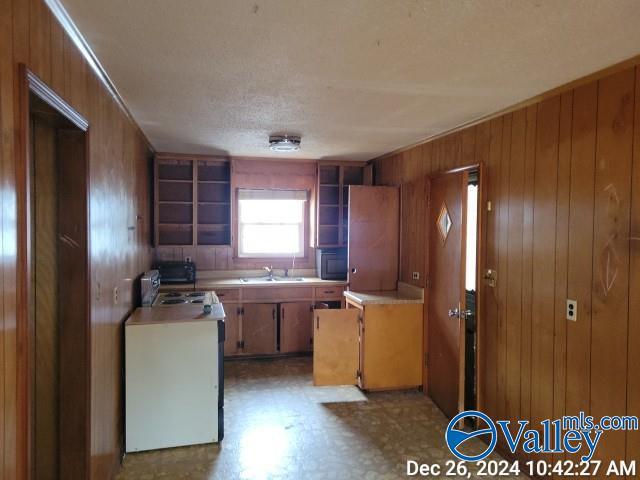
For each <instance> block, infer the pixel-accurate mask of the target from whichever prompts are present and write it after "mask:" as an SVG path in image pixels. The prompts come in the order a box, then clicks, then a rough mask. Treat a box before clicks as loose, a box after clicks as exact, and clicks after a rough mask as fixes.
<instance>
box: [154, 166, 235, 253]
mask: <svg viewBox="0 0 640 480" xmlns="http://www.w3.org/2000/svg"><path fill="white" fill-rule="evenodd" d="M230 172H231V169H230V164H229V161H227V160H223V159H214V158H203V157H199V156H187V155H172V154H159V155H158V156H157V157H156V162H155V179H156V183H155V191H156V197H155V198H156V202H155V203H156V205H155V214H156V216H155V218H156V222H155V223H156V230H155V243H156V245H157V246H196V245H229V244H230V243H231V173H230Z"/></svg>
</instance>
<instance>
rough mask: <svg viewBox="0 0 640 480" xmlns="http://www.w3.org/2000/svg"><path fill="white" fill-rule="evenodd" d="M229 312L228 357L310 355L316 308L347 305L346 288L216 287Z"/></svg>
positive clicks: (225, 347)
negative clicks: (345, 298) (345, 299)
mask: <svg viewBox="0 0 640 480" xmlns="http://www.w3.org/2000/svg"><path fill="white" fill-rule="evenodd" d="M215 291H216V294H217V295H218V298H219V299H220V301H221V302H222V305H223V307H224V310H225V313H226V320H225V335H226V338H225V343H224V354H225V356H227V357H237V356H254V355H255V356H257V355H279V354H283V355H286V354H292V353H302V354H304V353H309V352H311V351H312V350H313V344H314V339H313V333H314V330H313V311H314V310H313V307H314V305H316V306H318V308H320V307H319V305H322V306H324V308H326V306H328V305H331V306H335V305H336V304H337V305H338V306H339V305H340V304H341V303H342V304H344V296H343V291H344V285H335V284H329V285H325V286H321V287H310V286H301V287H284V286H273V287H272V286H269V287H268V288H265V287H246V288H242V289H240V288H216V289H215Z"/></svg>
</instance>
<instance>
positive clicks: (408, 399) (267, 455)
mask: <svg viewBox="0 0 640 480" xmlns="http://www.w3.org/2000/svg"><path fill="white" fill-rule="evenodd" d="M225 369H226V373H225V381H226V384H225V417H226V418H225V438H224V440H223V442H222V444H221V445H201V446H192V447H184V448H173V449H166V450H157V451H152V452H142V453H136V454H129V455H127V456H126V457H125V459H124V462H123V468H122V470H121V472H120V474H119V475H118V477H117V478H118V480H133V479H136V480H146V479H181V478H188V479H224V480H226V479H229V480H235V479H270V480H271V479H274V480H275V479H295V480H297V479H301V480H302V479H305V480H306V479H314V480H315V479H327V480H339V479H371V480H373V479H396V478H405V479H406V478H410V477H407V476H406V462H407V460H416V461H418V462H421V463H434V462H437V463H440V464H444V462H445V461H446V460H447V459H450V458H452V455H451V454H450V453H449V451H448V450H447V447H446V445H445V442H444V430H445V428H446V426H447V423H448V422H447V420H446V419H445V417H444V415H443V414H442V413H441V412H440V411H439V410H438V408H437V407H436V406H435V405H434V404H433V403H432V402H431V401H430V400H429V399H427V398H426V397H425V396H424V395H423V394H422V393H421V392H418V391H406V392H382V393H368V394H364V393H362V392H361V391H360V390H358V389H357V388H356V387H314V386H313V384H312V379H311V358H309V357H299V358H286V359H270V360H234V361H228V362H226V364H225ZM474 441H476V442H479V441H478V440H474ZM477 448H480V449H484V445H483V444H480V443H478V445H477ZM495 458H499V457H495ZM413 478H415V477H413ZM447 478H454V477H447ZM483 478H487V477H483ZM503 478H504V477H503Z"/></svg>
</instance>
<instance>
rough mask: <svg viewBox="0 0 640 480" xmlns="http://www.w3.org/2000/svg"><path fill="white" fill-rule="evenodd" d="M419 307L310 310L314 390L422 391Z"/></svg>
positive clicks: (392, 306)
mask: <svg viewBox="0 0 640 480" xmlns="http://www.w3.org/2000/svg"><path fill="white" fill-rule="evenodd" d="M422 335H423V333H422V304H385V305H381V304H374V305H364V306H362V307H360V308H347V309H340V310H315V312H314V344H315V345H314V350H313V379H314V385H359V386H360V388H362V389H364V390H387V389H401V388H414V387H419V386H420V385H422Z"/></svg>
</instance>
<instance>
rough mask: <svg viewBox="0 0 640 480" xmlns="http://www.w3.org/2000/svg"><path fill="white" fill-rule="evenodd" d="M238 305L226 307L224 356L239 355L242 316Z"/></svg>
mask: <svg viewBox="0 0 640 480" xmlns="http://www.w3.org/2000/svg"><path fill="white" fill-rule="evenodd" d="M238 309H239V307H238V306H237V305H227V306H225V307H224V313H225V314H226V318H225V319H224V354H225V355H234V354H236V353H238V342H239V341H240V314H239V313H238Z"/></svg>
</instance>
